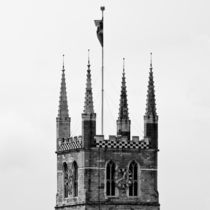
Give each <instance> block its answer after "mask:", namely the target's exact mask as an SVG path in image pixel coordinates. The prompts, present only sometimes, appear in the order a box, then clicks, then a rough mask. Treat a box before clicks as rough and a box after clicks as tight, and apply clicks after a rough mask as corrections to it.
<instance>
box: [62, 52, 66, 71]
mask: <svg viewBox="0 0 210 210" xmlns="http://www.w3.org/2000/svg"><path fill="white" fill-rule="evenodd" d="M64 56H65V55H64V54H63V69H62V71H65V68H64Z"/></svg>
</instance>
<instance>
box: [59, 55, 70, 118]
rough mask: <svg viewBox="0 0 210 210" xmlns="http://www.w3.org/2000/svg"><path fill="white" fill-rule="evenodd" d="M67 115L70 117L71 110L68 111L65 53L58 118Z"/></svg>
mask: <svg viewBox="0 0 210 210" xmlns="http://www.w3.org/2000/svg"><path fill="white" fill-rule="evenodd" d="M66 117H69V111H68V102H67V93H66V79H65V68H64V55H63V69H62V77H61V89H60V100H59V108H58V118H66Z"/></svg>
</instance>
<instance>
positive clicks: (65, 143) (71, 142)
mask: <svg viewBox="0 0 210 210" xmlns="http://www.w3.org/2000/svg"><path fill="white" fill-rule="evenodd" d="M82 147H83V146H82V136H74V137H70V138H60V139H58V152H60V151H66V150H72V149H80V148H82Z"/></svg>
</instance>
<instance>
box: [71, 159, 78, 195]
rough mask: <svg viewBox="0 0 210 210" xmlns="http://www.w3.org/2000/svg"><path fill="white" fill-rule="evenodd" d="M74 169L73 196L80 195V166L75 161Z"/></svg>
mask: <svg viewBox="0 0 210 210" xmlns="http://www.w3.org/2000/svg"><path fill="white" fill-rule="evenodd" d="M72 169H73V196H74V197H77V196H78V166H77V163H76V162H75V161H74V162H73V164H72Z"/></svg>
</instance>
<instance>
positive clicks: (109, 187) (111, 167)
mask: <svg viewBox="0 0 210 210" xmlns="http://www.w3.org/2000/svg"><path fill="white" fill-rule="evenodd" d="M114 176H115V164H114V162H113V161H110V162H109V163H108V164H107V166H106V195H107V196H115V181H114Z"/></svg>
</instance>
